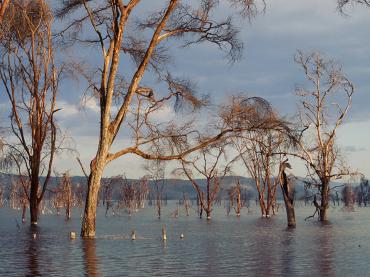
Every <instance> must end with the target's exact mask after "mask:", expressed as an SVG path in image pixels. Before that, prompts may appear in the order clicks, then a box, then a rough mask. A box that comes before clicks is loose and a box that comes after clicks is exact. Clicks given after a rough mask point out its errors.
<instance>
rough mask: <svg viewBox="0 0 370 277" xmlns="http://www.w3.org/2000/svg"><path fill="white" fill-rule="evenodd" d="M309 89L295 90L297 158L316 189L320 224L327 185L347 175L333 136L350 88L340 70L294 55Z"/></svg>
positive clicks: (347, 104)
mask: <svg viewBox="0 0 370 277" xmlns="http://www.w3.org/2000/svg"><path fill="white" fill-rule="evenodd" d="M295 61H296V62H297V63H298V64H299V65H300V66H301V67H302V69H303V71H304V73H305V77H306V79H307V81H308V84H309V87H301V88H298V89H297V94H298V95H299V97H300V107H301V110H300V111H301V113H300V114H301V117H300V118H301V127H302V130H303V131H302V137H301V138H302V139H301V140H300V141H299V142H298V148H299V152H298V155H297V156H298V157H300V158H301V159H303V160H304V161H305V164H306V166H307V171H308V177H309V179H310V184H311V186H312V187H315V188H317V189H318V194H319V195H318V196H319V197H320V198H321V203H320V205H319V207H318V209H319V218H320V220H321V221H325V220H327V210H328V207H329V193H330V184H331V182H332V181H333V180H336V179H339V178H342V177H343V176H346V175H350V174H351V172H350V170H349V168H348V167H347V166H345V164H344V162H343V161H342V160H341V159H340V154H339V148H338V147H337V145H336V143H335V142H336V134H337V131H338V129H339V128H340V126H341V125H342V124H343V120H344V119H345V117H346V115H347V113H348V110H349V108H350V106H351V103H352V96H353V93H354V86H353V84H352V82H351V81H350V80H349V79H348V78H347V77H346V76H345V75H344V73H343V72H342V69H341V67H340V66H338V65H336V64H335V63H334V62H333V61H327V60H325V59H324V58H323V57H322V56H321V55H320V54H318V53H312V54H308V55H307V54H304V53H302V52H298V53H297V55H296V56H295Z"/></svg>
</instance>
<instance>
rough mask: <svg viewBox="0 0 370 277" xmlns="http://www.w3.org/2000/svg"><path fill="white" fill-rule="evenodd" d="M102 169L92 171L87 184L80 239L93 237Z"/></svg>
mask: <svg viewBox="0 0 370 277" xmlns="http://www.w3.org/2000/svg"><path fill="white" fill-rule="evenodd" d="M102 173H103V168H102V167H101V168H100V169H99V170H92V171H91V173H90V176H89V179H88V183H87V195H86V203H85V210H84V215H83V219H82V227H81V237H83V238H94V237H95V223H96V209H97V206H98V194H99V188H100V181H101V178H102Z"/></svg>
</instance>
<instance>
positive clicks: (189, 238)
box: [0, 203, 370, 276]
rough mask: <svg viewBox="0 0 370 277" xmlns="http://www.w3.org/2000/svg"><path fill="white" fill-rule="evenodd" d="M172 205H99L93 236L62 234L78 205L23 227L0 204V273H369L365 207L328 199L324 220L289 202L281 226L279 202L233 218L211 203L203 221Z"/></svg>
mask: <svg viewBox="0 0 370 277" xmlns="http://www.w3.org/2000/svg"><path fill="white" fill-rule="evenodd" d="M174 209H175V204H174V203H172V204H169V205H168V206H166V207H163V218H162V219H161V220H158V219H157V218H156V211H155V208H154V207H147V208H145V209H143V210H140V211H139V212H138V213H135V214H134V215H132V216H131V217H130V216H128V215H126V214H124V215H122V216H108V217H105V216H104V211H103V210H100V211H99V217H98V221H97V238H96V239H94V240H82V239H80V238H77V239H76V240H70V239H69V232H70V231H76V232H77V233H79V229H80V221H81V219H80V217H79V211H78V210H74V214H73V218H72V220H70V221H68V222H66V221H65V220H64V216H62V215H60V216H56V215H42V216H41V218H40V220H39V226H38V227H37V229H31V227H29V226H28V224H23V225H22V224H21V223H19V222H20V211H15V210H10V209H8V208H1V209H0V234H1V237H0V276H370V260H369V258H370V208H357V209H356V211H355V212H351V213H349V212H343V211H342V210H341V208H339V207H336V208H335V207H331V209H330V213H329V218H330V222H329V223H326V224H320V223H319V222H317V221H316V219H315V220H311V221H304V218H305V217H306V216H308V215H310V214H312V213H313V208H312V207H311V206H307V207H304V206H300V207H296V214H297V228H296V229H294V230H287V229H286V228H285V225H286V219H285V214H284V210H282V211H280V214H279V215H277V216H274V217H272V218H271V219H264V218H260V217H259V214H258V209H257V207H256V206H253V207H252V210H254V212H253V213H247V210H246V209H244V210H242V215H241V217H240V218H237V217H236V216H235V215H233V214H230V215H229V216H227V215H226V210H225V209H224V208H223V207H222V206H219V207H215V211H214V214H213V217H212V220H211V221H209V222H207V220H205V219H203V220H200V219H198V218H197V216H196V214H195V211H192V214H191V215H190V216H189V217H187V216H186V215H185V213H184V212H183V211H181V212H180V216H179V218H172V217H170V216H169V215H170V214H171V212H173V210H174ZM163 226H166V229H167V238H168V239H167V242H166V243H163V242H162V241H161V238H160V237H161V229H162V227H163ZM132 229H135V230H136V234H137V239H136V240H135V241H132V240H131V239H130V238H129V237H130V232H131V230H132ZM33 233H36V234H37V238H36V239H33V238H32V234H33ZM181 233H183V234H184V236H185V238H184V239H182V240H181V239H180V238H179V236H180V234H181Z"/></svg>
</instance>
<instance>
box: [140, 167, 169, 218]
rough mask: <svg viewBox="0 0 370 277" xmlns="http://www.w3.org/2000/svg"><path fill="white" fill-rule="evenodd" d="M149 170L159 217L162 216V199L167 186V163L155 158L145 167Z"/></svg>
mask: <svg viewBox="0 0 370 277" xmlns="http://www.w3.org/2000/svg"><path fill="white" fill-rule="evenodd" d="M145 169H146V171H147V172H148V176H147V178H148V179H149V180H151V181H152V184H153V185H152V188H151V190H152V194H153V195H154V198H155V206H156V208H157V215H158V218H161V210H162V201H163V196H164V191H165V188H166V184H165V180H164V176H165V164H164V162H163V161H160V160H154V161H150V162H149V163H148V165H147V166H146V167H145Z"/></svg>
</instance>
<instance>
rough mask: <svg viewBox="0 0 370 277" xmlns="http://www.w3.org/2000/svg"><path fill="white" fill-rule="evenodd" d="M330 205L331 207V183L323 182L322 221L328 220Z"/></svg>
mask: <svg viewBox="0 0 370 277" xmlns="http://www.w3.org/2000/svg"><path fill="white" fill-rule="evenodd" d="M328 207H329V184H328V182H326V181H324V182H322V186H321V206H320V221H326V220H328V213H327V211H328Z"/></svg>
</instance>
